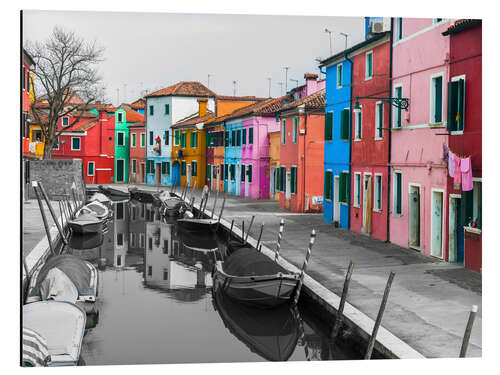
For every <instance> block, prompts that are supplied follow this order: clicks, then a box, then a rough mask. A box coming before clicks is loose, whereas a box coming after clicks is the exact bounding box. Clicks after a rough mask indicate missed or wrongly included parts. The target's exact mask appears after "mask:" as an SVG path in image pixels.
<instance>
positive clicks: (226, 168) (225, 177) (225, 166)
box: [224, 164, 229, 180]
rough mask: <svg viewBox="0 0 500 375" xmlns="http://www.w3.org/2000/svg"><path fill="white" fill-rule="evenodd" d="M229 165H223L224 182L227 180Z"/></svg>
mask: <svg viewBox="0 0 500 375" xmlns="http://www.w3.org/2000/svg"><path fill="white" fill-rule="evenodd" d="M228 169H229V164H226V165H224V180H227V176H228V173H229V171H228Z"/></svg>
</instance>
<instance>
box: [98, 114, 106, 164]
mask: <svg viewBox="0 0 500 375" xmlns="http://www.w3.org/2000/svg"><path fill="white" fill-rule="evenodd" d="M98 111H99V155H103V154H104V148H105V144H106V139H105V136H106V134H105V132H104V129H103V126H104V122H105V121H107V113H106V111H105V110H103V109H102V108H99V109H98Z"/></svg>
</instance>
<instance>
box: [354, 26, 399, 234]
mask: <svg viewBox="0 0 500 375" xmlns="http://www.w3.org/2000/svg"><path fill="white" fill-rule="evenodd" d="M351 50H353V51H352V52H351V53H349V58H350V59H352V61H353V65H352V70H353V71H352V98H353V103H352V104H353V105H354V109H353V113H352V117H351V135H352V148H351V149H352V159H351V192H352V194H351V208H350V209H351V230H352V231H355V232H359V233H364V234H368V235H370V236H372V237H375V238H378V239H380V240H387V239H388V238H387V218H388V216H387V208H388V206H387V187H388V181H387V180H388V177H387V176H388V162H389V136H390V135H389V133H388V132H387V130H386V129H388V128H389V113H390V111H391V107H390V103H389V102H387V101H383V100H381V99H376V98H377V97H378V98H387V97H390V96H391V95H390V50H391V45H390V33H389V32H384V33H380V34H375V35H374V36H372V37H370V38H369V39H367V40H365V41H363V42H361V43H359V44H358V45H357V46H354V47H352V48H351ZM357 98H358V99H357ZM346 107H347V105H346Z"/></svg>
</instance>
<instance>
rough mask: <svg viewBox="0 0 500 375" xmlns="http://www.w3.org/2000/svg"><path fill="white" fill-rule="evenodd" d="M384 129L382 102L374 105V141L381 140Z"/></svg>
mask: <svg viewBox="0 0 500 375" xmlns="http://www.w3.org/2000/svg"><path fill="white" fill-rule="evenodd" d="M383 127H384V102H377V103H376V104H375V139H382V137H383V129H382V128H383Z"/></svg>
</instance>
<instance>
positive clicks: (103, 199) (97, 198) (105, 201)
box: [90, 193, 111, 203]
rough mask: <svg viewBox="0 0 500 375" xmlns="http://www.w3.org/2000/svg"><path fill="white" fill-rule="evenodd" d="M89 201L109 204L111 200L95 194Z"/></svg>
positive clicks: (101, 194) (100, 194)
mask: <svg viewBox="0 0 500 375" xmlns="http://www.w3.org/2000/svg"><path fill="white" fill-rule="evenodd" d="M90 201H91V202H93V201H97V202H101V203H109V202H111V200H110V199H109V198H108V197H107V196H105V195H104V194H103V193H95V194H94V195H92V197H91V198H90Z"/></svg>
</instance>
